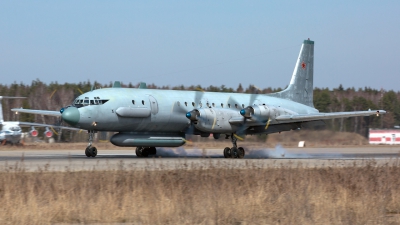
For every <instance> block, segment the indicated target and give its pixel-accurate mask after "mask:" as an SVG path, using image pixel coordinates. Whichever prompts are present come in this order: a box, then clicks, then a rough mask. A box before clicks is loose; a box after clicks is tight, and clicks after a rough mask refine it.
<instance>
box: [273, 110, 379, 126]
mask: <svg viewBox="0 0 400 225" xmlns="http://www.w3.org/2000/svg"><path fill="white" fill-rule="evenodd" d="M385 113H386V111H385V110H372V111H371V110H369V111H354V112H332V113H315V114H299V115H283V116H278V117H276V118H275V119H276V120H277V121H278V122H279V123H292V122H304V121H313V120H326V119H335V118H347V117H355V116H371V115H374V114H375V115H377V116H379V114H385Z"/></svg>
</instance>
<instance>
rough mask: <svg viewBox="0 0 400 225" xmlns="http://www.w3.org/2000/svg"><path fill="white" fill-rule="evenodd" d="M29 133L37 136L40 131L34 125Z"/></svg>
mask: <svg viewBox="0 0 400 225" xmlns="http://www.w3.org/2000/svg"><path fill="white" fill-rule="evenodd" d="M29 134H30V135H31V136H32V137H37V136H38V134H39V132H38V131H37V130H36V129H35V128H34V127H32V128H31V130H30V131H29Z"/></svg>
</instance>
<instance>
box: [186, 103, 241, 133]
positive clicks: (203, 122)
mask: <svg viewBox="0 0 400 225" xmlns="http://www.w3.org/2000/svg"><path fill="white" fill-rule="evenodd" d="M193 111H195V116H193V115H194V113H192V114H191V116H193V117H191V118H193V119H191V120H192V121H196V123H194V126H195V127H196V128H197V129H198V130H200V131H203V132H206V133H232V132H235V131H237V130H238V129H239V126H234V125H232V124H231V123H229V120H230V119H231V118H237V117H240V114H239V111H236V110H232V109H220V108H201V109H195V110H193ZM193 111H191V112H193ZM188 118H189V117H188ZM189 119H190V118H189Z"/></svg>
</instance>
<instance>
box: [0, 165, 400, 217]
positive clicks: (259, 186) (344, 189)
mask: <svg viewBox="0 0 400 225" xmlns="http://www.w3.org/2000/svg"><path fill="white" fill-rule="evenodd" d="M397 164H398V163H397ZM399 175H400V167H399V166H398V165H394V166H393V165H389V164H387V165H383V166H379V165H377V164H376V163H375V162H374V161H367V162H365V165H364V166H361V167H360V166H351V167H345V168H333V167H326V168H304V167H302V166H301V165H299V166H298V167H297V168H289V167H285V166H282V167H281V168H255V167H253V165H252V164H251V163H249V164H247V166H246V168H242V169H233V168H226V169H218V168H211V169H203V170H201V169H197V170H195V169H192V170H190V169H176V170H168V171H167V170H160V171H135V170H128V169H125V168H124V167H123V164H121V166H120V169H118V170H114V171H96V170H92V171H80V172H68V171H67V172H52V171H45V170H42V171H37V172H26V171H24V170H23V169H22V168H18V167H17V168H16V169H13V170H12V171H1V172H0V224H57V223H64V224H65V223H111V224H113V223H133V224H399V223H400V216H398V215H399V214H400V179H399Z"/></svg>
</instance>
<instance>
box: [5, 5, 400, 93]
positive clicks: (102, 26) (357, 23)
mask: <svg viewBox="0 0 400 225" xmlns="http://www.w3.org/2000/svg"><path fill="white" fill-rule="evenodd" d="M307 38H310V39H311V40H314V41H315V59H314V86H315V87H320V88H323V87H328V88H335V87H338V86H339V85H340V84H342V85H343V86H344V87H345V88H347V87H355V88H360V87H361V88H363V87H366V86H367V87H372V88H376V89H380V88H381V87H382V88H384V89H387V90H390V89H392V90H395V91H400V72H399V70H400V66H399V65H400V43H399V42H400V1H367V0H364V1H329V3H328V1H320V0H318V1H215V0H211V1H173V0H169V1H151V0H150V1H81V0H80V1H50V0H49V1H8V0H2V1H0V76H1V80H0V83H2V84H11V83H13V82H17V83H20V82H23V83H26V84H30V83H31V82H32V80H35V79H40V80H41V81H44V82H46V83H50V82H55V81H57V82H59V83H64V82H70V83H77V82H83V81H88V80H90V81H98V82H99V83H103V84H106V83H109V82H110V81H114V80H120V81H122V82H123V83H129V82H132V83H133V84H136V83H138V82H140V81H144V82H147V83H154V84H156V85H159V86H162V85H170V86H177V85H182V84H183V85H185V86H189V85H198V84H199V85H202V86H209V85H214V86H221V85H225V86H227V87H233V88H236V87H237V86H238V84H239V83H242V85H243V86H244V87H247V86H248V85H249V84H255V85H256V86H258V87H260V88H266V87H272V88H278V87H281V88H284V87H285V86H286V85H287V84H288V83H289V81H290V77H291V75H292V72H293V68H294V65H295V62H296V58H297V56H298V54H299V50H300V46H301V44H302V42H303V40H305V39H307Z"/></svg>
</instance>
